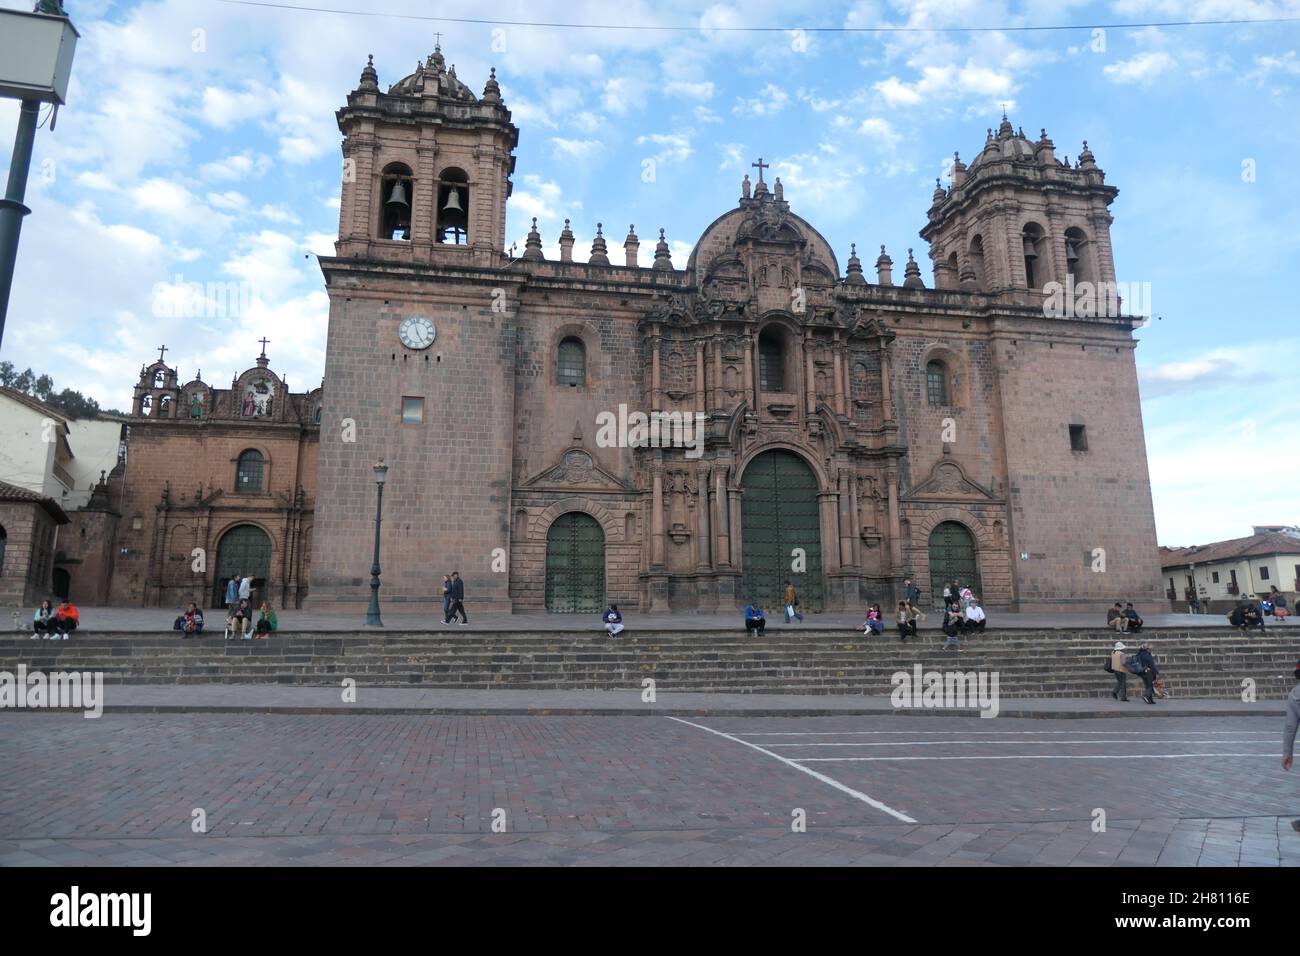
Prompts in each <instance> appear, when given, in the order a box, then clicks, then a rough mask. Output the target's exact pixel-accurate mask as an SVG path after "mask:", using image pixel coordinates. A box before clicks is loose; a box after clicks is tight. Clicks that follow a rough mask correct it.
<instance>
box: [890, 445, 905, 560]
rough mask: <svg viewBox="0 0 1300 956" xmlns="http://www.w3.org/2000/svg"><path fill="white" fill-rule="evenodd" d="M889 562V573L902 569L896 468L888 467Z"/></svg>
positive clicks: (901, 534)
mask: <svg viewBox="0 0 1300 956" xmlns="http://www.w3.org/2000/svg"><path fill="white" fill-rule="evenodd" d="M886 480H887V482H888V485H889V561H890V564H891V567H890V571H891V572H892V573H897V572H898V571H900V570H901V569H902V567H903V540H902V539H903V531H902V526H901V525H900V524H899V520H898V467H897V466H896V465H890V466H889V476H888V478H887V479H886Z"/></svg>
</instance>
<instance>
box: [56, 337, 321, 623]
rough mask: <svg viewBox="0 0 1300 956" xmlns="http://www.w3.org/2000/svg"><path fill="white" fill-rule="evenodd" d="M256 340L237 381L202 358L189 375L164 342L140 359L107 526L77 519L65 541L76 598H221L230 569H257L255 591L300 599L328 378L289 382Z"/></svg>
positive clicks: (140, 601)
mask: <svg viewBox="0 0 1300 956" xmlns="http://www.w3.org/2000/svg"><path fill="white" fill-rule="evenodd" d="M260 344H261V346H262V351H261V353H260V354H259V355H257V357H256V359H255V360H254V361H253V364H252V366H251V367H249V368H248V369H246V370H245V371H244V372H242V373H241V374H239V375H236V376H234V378H232V379H231V381H230V385H229V387H221V386H219V385H218V384H216V383H209V382H207V381H204V378H203V373H202V370H196V372H195V374H194V376H193V378H191V379H189V380H188V381H182V378H181V373H180V370H179V369H177V368H175V367H173V366H171V365H169V364H168V363H167V362H166V361H165V358H164V356H165V355H166V347H165V346H164V347H162V348H160V350H159V353H158V358H157V359H156V360H155V361H153V362H151V363H150V364H148V365H145V366H142V367H141V369H140V374H139V377H138V378H137V380H136V382H135V385H134V388H133V390H132V397H131V405H130V411H129V413H128V414H127V416H126V417H125V418H124V419H123V420H122V423H123V425H124V427H123V428H122V443H121V451H120V454H119V456H118V461H117V464H116V466H115V467H114V468H113V469H112V470H111V472H109V473H107V474H106V475H105V476H103V477H102V479H101V481H100V483H99V485H98V486H97V487H96V488H95V491H94V494H93V495H92V499H91V502H90V507H89V508H88V509H86V510H87V512H88V513H89V512H90V511H93V512H94V513H95V515H96V516H97V519H98V521H99V524H101V525H103V527H98V525H97V526H96V532H95V533H94V534H93V535H89V536H87V535H86V534H85V532H82V533H81V534H77V533H76V528H75V525H74V528H73V529H71V531H72V533H71V534H68V535H66V536H65V537H64V538H63V539H61V541H60V545H59V553H58V555H56V567H63V568H64V569H65V571H66V578H65V582H66V586H67V588H68V590H69V591H70V594H71V597H72V598H73V600H74V601H78V602H80V603H84V604H115V605H134V606H141V605H143V606H146V607H176V608H181V607H184V606H185V605H186V604H187V603H189V602H190V601H194V602H196V603H198V604H199V606H200V607H206V608H218V607H222V606H223V597H224V595H223V591H224V584H225V581H226V580H227V579H228V578H229V577H231V576H232V575H236V574H244V573H248V574H251V575H253V584H254V595H253V599H254V601H255V602H257V603H260V602H261V601H267V602H269V603H270V604H271V605H272V606H274V607H280V608H286V607H287V608H292V607H299V606H301V604H302V601H303V599H304V598H305V597H306V595H307V588H308V576H309V572H310V559H311V558H310V556H311V535H312V523H313V514H314V507H315V487H316V453H317V447H318V445H319V432H320V417H321V405H322V390H321V389H320V388H316V389H312V390H310V391H304V392H294V391H292V390H291V388H290V386H289V383H288V382H287V381H286V380H285V379H284V377H283V376H281V375H278V374H277V373H276V372H275V371H274V370H273V369H272V368H271V361H270V358H269V357H268V356H267V353H266V346H267V345H268V344H269V340H268V339H265V338H264V339H262V340H261V343H260ZM78 514H79V513H78ZM78 514H74V515H73V518H74V520H75V519H77V517H78Z"/></svg>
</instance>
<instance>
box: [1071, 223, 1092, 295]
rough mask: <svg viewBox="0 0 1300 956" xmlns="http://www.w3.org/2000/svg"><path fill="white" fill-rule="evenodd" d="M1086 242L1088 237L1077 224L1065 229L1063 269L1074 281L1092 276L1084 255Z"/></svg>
mask: <svg viewBox="0 0 1300 956" xmlns="http://www.w3.org/2000/svg"><path fill="white" fill-rule="evenodd" d="M1087 243H1088V237H1087V236H1085V235H1084V233H1083V230H1082V229H1080V228H1078V227H1077V226H1071V227H1070V228H1069V229H1067V230H1065V271H1066V274H1067V275H1069V276H1070V278H1072V279H1073V280H1074V281H1075V282H1086V281H1089V280H1091V278H1092V276H1091V275H1090V274H1089V272H1088V265H1087V257H1086V256H1085V255H1084V247H1085V246H1086V245H1087Z"/></svg>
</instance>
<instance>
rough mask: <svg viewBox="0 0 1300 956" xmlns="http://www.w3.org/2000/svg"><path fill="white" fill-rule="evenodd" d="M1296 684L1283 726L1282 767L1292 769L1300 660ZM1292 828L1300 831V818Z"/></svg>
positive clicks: (1299, 718)
mask: <svg viewBox="0 0 1300 956" xmlns="http://www.w3.org/2000/svg"><path fill="white" fill-rule="evenodd" d="M1295 679H1296V685H1295V686H1294V687H1292V688H1291V695H1290V696H1289V697H1287V699H1286V723H1285V724H1284V725H1283V727H1282V769H1283V770H1290V769H1291V767H1292V766H1293V765H1294V760H1295V758H1294V754H1295V735H1296V731H1297V730H1298V729H1300V661H1297V662H1296V665H1295ZM1291 829H1292V830H1295V831H1296V833H1300V819H1298V820H1292V821H1291Z"/></svg>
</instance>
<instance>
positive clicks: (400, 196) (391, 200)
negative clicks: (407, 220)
mask: <svg viewBox="0 0 1300 956" xmlns="http://www.w3.org/2000/svg"><path fill="white" fill-rule="evenodd" d="M385 205H387V206H409V205H410V203H409V202H407V201H406V188H405V187H404V186H403V185H402V183H401V181H400V180H399V181H397V182H395V183H393V191H392V192H391V193H389V194H388V202H387V203H385Z"/></svg>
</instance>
